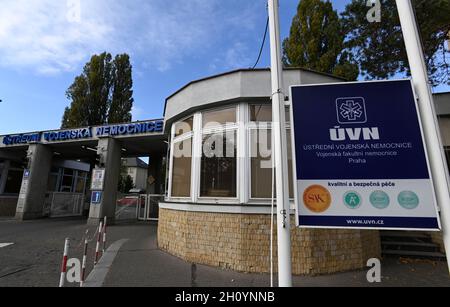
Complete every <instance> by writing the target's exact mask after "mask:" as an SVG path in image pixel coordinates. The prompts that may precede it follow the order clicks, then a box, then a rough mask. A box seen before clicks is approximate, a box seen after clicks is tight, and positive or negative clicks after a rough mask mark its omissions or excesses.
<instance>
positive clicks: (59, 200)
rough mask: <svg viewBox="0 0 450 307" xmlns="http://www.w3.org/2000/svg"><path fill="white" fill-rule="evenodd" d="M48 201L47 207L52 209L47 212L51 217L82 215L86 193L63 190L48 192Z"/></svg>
mask: <svg viewBox="0 0 450 307" xmlns="http://www.w3.org/2000/svg"><path fill="white" fill-rule="evenodd" d="M46 203H47V205H46V207H47V208H49V209H50V210H49V212H45V213H47V214H48V215H49V216H50V217H70V216H82V215H83V209H84V194H79V193H63V192H53V193H47V200H46ZM44 210H45V209H44ZM47 210H48V209H47Z"/></svg>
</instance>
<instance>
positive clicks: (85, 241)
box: [80, 237, 89, 287]
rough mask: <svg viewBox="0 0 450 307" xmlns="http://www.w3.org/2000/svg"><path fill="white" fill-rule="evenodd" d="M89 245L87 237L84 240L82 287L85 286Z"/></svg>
mask: <svg viewBox="0 0 450 307" xmlns="http://www.w3.org/2000/svg"><path fill="white" fill-rule="evenodd" d="M88 245H89V240H88V238H87V237H86V239H85V240H84V251H83V263H82V264H81V280H80V287H83V286H84V282H85V280H86V264H87V253H88Z"/></svg>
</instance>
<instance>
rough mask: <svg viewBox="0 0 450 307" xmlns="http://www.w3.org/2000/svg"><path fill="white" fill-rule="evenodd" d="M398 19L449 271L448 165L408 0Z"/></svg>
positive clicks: (400, 3)
mask: <svg viewBox="0 0 450 307" xmlns="http://www.w3.org/2000/svg"><path fill="white" fill-rule="evenodd" d="M396 2H397V8H398V13H399V15H400V22H401V26H402V31H403V37H404V40H405V45H406V50H407V53H408V60H409V65H410V68H411V75H412V78H413V83H414V87H415V90H416V93H417V95H418V96H419V97H418V98H419V108H420V111H421V114H422V122H423V123H422V124H423V128H424V133H425V136H426V140H427V144H428V146H427V147H428V156H429V159H430V164H431V171H432V175H433V181H434V185H435V190H436V196H437V201H438V205H439V206H440V209H441V221H442V228H443V237H444V244H445V249H446V251H447V261H448V265H449V272H450V194H449V174H448V166H447V162H446V159H445V154H444V152H443V150H444V146H443V143H442V140H441V137H440V132H439V125H438V123H437V116H436V110H435V107H434V102H433V95H432V93H431V89H430V85H429V79H428V70H427V67H426V64H425V57H424V53H423V49H422V44H421V41H420V35H419V30H418V27H417V23H416V18H415V15H414V9H413V6H412V4H411V1H410V0H396Z"/></svg>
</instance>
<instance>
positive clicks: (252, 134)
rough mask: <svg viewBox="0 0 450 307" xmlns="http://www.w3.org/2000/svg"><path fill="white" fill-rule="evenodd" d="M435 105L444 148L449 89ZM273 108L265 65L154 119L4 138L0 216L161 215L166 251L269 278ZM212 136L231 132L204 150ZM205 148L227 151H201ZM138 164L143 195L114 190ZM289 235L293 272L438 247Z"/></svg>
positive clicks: (188, 97)
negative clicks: (408, 248) (129, 164)
mask: <svg viewBox="0 0 450 307" xmlns="http://www.w3.org/2000/svg"><path fill="white" fill-rule="evenodd" d="M284 80H285V89H284V92H285V93H289V87H290V86H291V85H300V84H321V83H336V82H345V80H342V79H339V78H336V77H333V76H330V75H326V74H322V73H317V72H314V71H310V70H305V69H286V70H285V71H284ZM434 98H435V104H436V109H437V111H438V114H439V123H440V126H441V132H442V136H443V142H444V145H445V148H446V151H447V152H448V150H449V149H450V93H444V94H437V95H435V96H434ZM149 107H150V106H149ZM287 108H288V106H287ZM271 110H272V107H271V79H270V70H268V69H257V70H236V71H231V72H228V73H224V74H221V75H216V76H211V77H208V78H205V79H201V80H197V81H193V82H191V83H189V84H187V85H186V86H184V87H183V88H181V89H179V90H178V91H177V92H175V93H174V94H172V95H171V96H170V97H168V98H167V99H166V102H165V111H164V116H163V118H161V119H156V120H149V121H142V122H134V123H127V124H120V125H111V126H109V125H105V126H98V127H80V128H77V129H69V130H54V131H41V132H30V133H21V134H13V135H4V136H0V216H10V217H15V218H16V219H18V220H30V219H40V218H52V217H61V216H77V215H79V216H83V215H85V216H87V217H88V223H98V221H99V220H100V219H102V218H103V217H104V216H107V217H108V219H109V220H110V221H117V222H119V221H120V220H122V219H128V220H129V219H131V220H133V219H144V220H148V219H158V245H159V248H160V249H162V250H164V251H166V252H168V253H170V254H172V255H175V256H177V257H180V258H182V259H184V260H186V261H189V262H192V263H199V264H205V265H210V266H215V267H221V268H225V269H231V270H236V271H241V272H258V273H263V272H268V271H269V269H270V229H271V228H270V214H271V198H272V187H273V182H272V169H271V168H270V167H264V165H266V166H267V163H270V161H271V158H270V156H267V155H262V154H261V152H262V150H261V148H259V147H261V144H260V142H259V140H260V137H261V135H263V136H265V137H266V139H269V140H270V139H271V137H270V136H271V128H272V126H271V122H272V111H271ZM286 111H287V112H288V111H289V109H287V110H286ZM286 130H287V133H289V132H290V124H289V123H287V125H286ZM214 135H226V136H227V137H226V138H224V139H223V141H222V143H220V142H214V143H211V142H210V141H209V140H210V139H211V137H214ZM219 143H220V144H219ZM269 143H270V142H269ZM268 145H269V150H270V144H268ZM206 147H210V149H211V147H213V148H212V149H216V148H217V147H220V148H223V149H224V150H226V152H227V153H228V154H227V155H223V156H220V155H208V154H205V151H204V149H205V148H206ZM137 157H148V158H149V165H148V170H147V174H146V176H145V175H144V177H146V179H147V180H144V181H143V182H144V183H145V184H144V185H146V188H145V191H144V189H142V187H141V188H140V189H139V190H140V191H135V193H130V194H127V195H121V194H120V193H118V192H117V188H118V183H119V177H120V174H121V172H122V167H123V162H122V161H123V159H127V161H133V159H131V158H134V161H136V160H135V158H137ZM134 164H136V162H134ZM269 165H270V164H269ZM289 166H290V169H292V160H291V157H290V158H289ZM140 168H141V169H142V164H140ZM98 171H100V174H101V177H102V180H103V182H102V186H101V188H99V190H100V191H101V192H100V193H97V194H95V197H94V194H93V193H91V192H92V190H91V185H92V184H93V182H92V181H95V180H96V178H95V176H96V175H95V174H98ZM94 173H95V174H94ZM290 173H291V174H290V196H291V198H293V189H292V186H293V182H292V172H290ZM93 174H94V175H93ZM141 177H142V176H141ZM97 179H98V178H97ZM141 181H142V180H141ZM94 183H95V182H94ZM131 192H133V191H131ZM94 198H95V199H94ZM292 208H294V204H293V199H292ZM291 213H292V221H293V222H292V225H294V224H295V223H294V215H293V214H294V211H292V212H291ZM275 229H276V227H275ZM396 236H397V237H396ZM291 237H292V260H293V266H292V267H293V273H294V274H297V275H317V274H332V273H335V272H342V271H350V270H355V269H362V268H365V267H366V263H367V260H368V259H370V258H374V257H375V258H380V257H381V254H382V252H383V253H384V254H389V253H393V254H395V253H394V252H395V251H396V249H397V247H398V246H405V245H408V242H411V244H412V242H413V241H409V238H414V240H416V239H417V238H420V239H423V240H425V241H426V244H429V245H427V246H429V247H430V249H429V250H425V251H422V252H429V253H430V255H434V256H437V255H438V254H439V252H440V251H442V249H443V247H442V244H441V239H440V238H439V234H429V233H403V234H392V233H384V232H379V231H373V230H300V229H296V228H295V227H294V226H293V228H292V236H291ZM390 243H392V244H390ZM394 243H395V244H396V245H395V244H394ZM412 245H413V244H412ZM421 246H424V245H421ZM431 247H433V248H432V249H431ZM275 248H276V244H275ZM399 250H401V248H399ZM275 252H276V251H275Z"/></svg>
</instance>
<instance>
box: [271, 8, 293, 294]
mask: <svg viewBox="0 0 450 307" xmlns="http://www.w3.org/2000/svg"><path fill="white" fill-rule="evenodd" d="M278 5H279V3H278V0H269V25H270V51H271V52H270V53H271V67H272V69H271V71H272V104H273V106H272V109H273V127H272V133H274V140H275V144H273V148H274V150H273V153H274V155H275V167H276V187H277V195H276V196H277V227H278V228H277V230H278V232H277V238H278V286H279V287H292V263H291V232H290V231H291V227H290V217H291V215H290V203H289V184H288V176H287V174H288V163H287V159H288V155H287V137H286V118H285V117H286V111H285V110H286V109H285V105H284V94H283V66H282V62H281V41H280V22H279V10H278V9H279V7H278Z"/></svg>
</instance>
